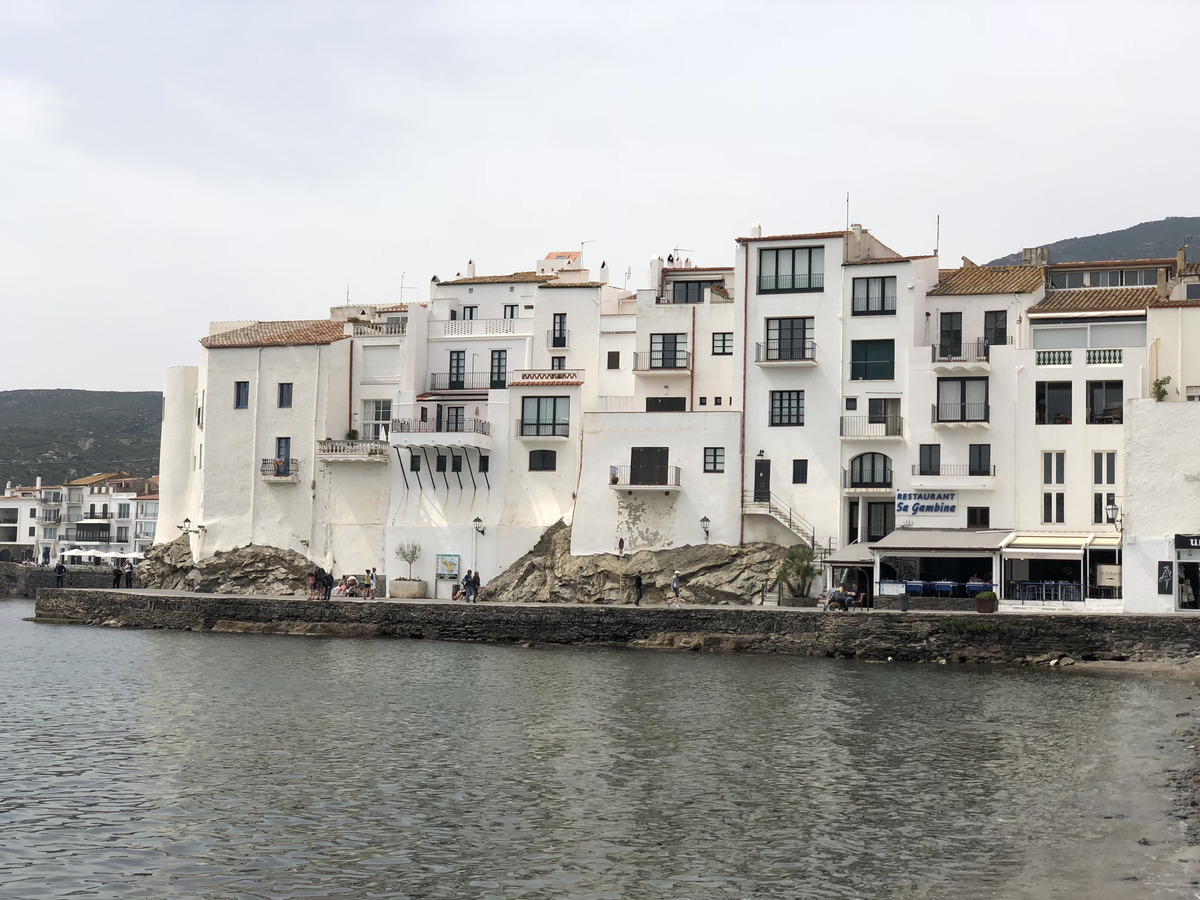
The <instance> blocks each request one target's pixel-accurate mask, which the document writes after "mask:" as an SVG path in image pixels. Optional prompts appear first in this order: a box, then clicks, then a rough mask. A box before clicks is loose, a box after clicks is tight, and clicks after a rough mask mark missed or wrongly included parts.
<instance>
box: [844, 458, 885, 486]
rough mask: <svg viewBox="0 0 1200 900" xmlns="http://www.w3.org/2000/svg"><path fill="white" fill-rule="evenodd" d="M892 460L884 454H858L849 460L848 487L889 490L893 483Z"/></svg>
mask: <svg viewBox="0 0 1200 900" xmlns="http://www.w3.org/2000/svg"><path fill="white" fill-rule="evenodd" d="M892 476H893V471H892V458H891V457H890V456H888V455H887V454H886V453H875V452H872V453H860V454H859V455H858V456H856V457H854V459H852V460H850V487H852V488H862V487H882V488H890V487H891V486H892V481H893V477H892Z"/></svg>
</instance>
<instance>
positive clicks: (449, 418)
mask: <svg viewBox="0 0 1200 900" xmlns="http://www.w3.org/2000/svg"><path fill="white" fill-rule="evenodd" d="M465 411H466V407H465V406H448V407H446V430H447V431H462V430H463V423H464V422H465V421H466V418H465V415H464V413H465Z"/></svg>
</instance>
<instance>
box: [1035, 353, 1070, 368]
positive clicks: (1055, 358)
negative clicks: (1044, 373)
mask: <svg viewBox="0 0 1200 900" xmlns="http://www.w3.org/2000/svg"><path fill="white" fill-rule="evenodd" d="M1033 362H1034V365H1038V366H1069V365H1070V364H1071V351H1070V350H1038V351H1036V352H1035V353H1034V357H1033Z"/></svg>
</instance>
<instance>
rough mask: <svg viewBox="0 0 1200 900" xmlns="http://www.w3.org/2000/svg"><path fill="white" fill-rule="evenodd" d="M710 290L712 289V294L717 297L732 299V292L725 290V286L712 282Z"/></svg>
mask: <svg viewBox="0 0 1200 900" xmlns="http://www.w3.org/2000/svg"><path fill="white" fill-rule="evenodd" d="M710 290H711V291H712V292H713V293H714V294H716V295H717V296H718V297H724V298H725V299H726V300H732V299H733V295H732V294H730V293H729V291H727V290H726V289H725V288H723V287H721V285H719V284H714V285H713V286H712V287H711V288H710Z"/></svg>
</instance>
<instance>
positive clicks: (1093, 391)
mask: <svg viewBox="0 0 1200 900" xmlns="http://www.w3.org/2000/svg"><path fill="white" fill-rule="evenodd" d="M1085 390H1086V391H1087V394H1086V395H1085V396H1086V397H1087V419H1086V421H1087V423H1088V424H1089V425H1120V424H1122V423H1123V422H1124V421H1125V382H1124V381H1120V380H1116V379H1110V380H1105V381H1089V382H1087V384H1086V385H1085ZM1097 399H1099V401H1100V405H1099V408H1097V405H1096V401H1097Z"/></svg>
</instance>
